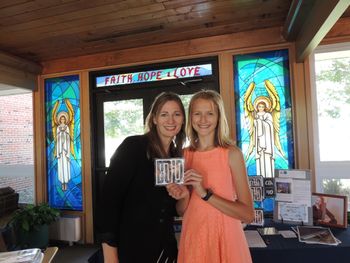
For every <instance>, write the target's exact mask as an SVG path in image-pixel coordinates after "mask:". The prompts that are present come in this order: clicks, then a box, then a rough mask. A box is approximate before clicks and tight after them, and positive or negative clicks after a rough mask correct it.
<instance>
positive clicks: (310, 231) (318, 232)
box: [297, 226, 341, 246]
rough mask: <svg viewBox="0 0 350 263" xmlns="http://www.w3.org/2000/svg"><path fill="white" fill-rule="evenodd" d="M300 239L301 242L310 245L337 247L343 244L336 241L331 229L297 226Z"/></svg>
mask: <svg viewBox="0 0 350 263" xmlns="http://www.w3.org/2000/svg"><path fill="white" fill-rule="evenodd" d="M297 231H298V237H299V241H300V242H304V243H308V244H323V245H332V246H337V245H339V244H340V243H341V241H340V240H338V239H336V238H335V237H334V235H333V233H332V231H331V230H330V229H329V228H326V227H311V226H297Z"/></svg>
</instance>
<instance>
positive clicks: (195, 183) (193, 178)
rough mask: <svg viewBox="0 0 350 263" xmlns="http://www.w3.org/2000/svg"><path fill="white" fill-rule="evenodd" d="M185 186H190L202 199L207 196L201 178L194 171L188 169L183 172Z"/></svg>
mask: <svg viewBox="0 0 350 263" xmlns="http://www.w3.org/2000/svg"><path fill="white" fill-rule="evenodd" d="M184 181H185V183H184V184H185V185H191V186H192V188H193V190H194V191H195V192H196V193H197V195H199V197H204V196H205V195H206V194H207V191H206V189H205V188H204V187H203V184H202V182H203V177H202V175H200V174H199V173H198V172H197V171H196V170H193V169H190V170H187V171H186V172H185V180H184Z"/></svg>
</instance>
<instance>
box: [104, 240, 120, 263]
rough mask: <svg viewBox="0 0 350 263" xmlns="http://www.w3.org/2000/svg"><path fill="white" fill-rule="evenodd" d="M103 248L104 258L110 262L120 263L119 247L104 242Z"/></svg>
mask: <svg viewBox="0 0 350 263" xmlns="http://www.w3.org/2000/svg"><path fill="white" fill-rule="evenodd" d="M102 250H103V260H104V262H108V263H119V260H118V249H117V248H116V247H112V246H110V245H108V244H107V243H102Z"/></svg>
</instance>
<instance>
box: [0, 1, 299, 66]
mask: <svg viewBox="0 0 350 263" xmlns="http://www.w3.org/2000/svg"><path fill="white" fill-rule="evenodd" d="M291 2H292V0H217V1H215V0H214V1H213V0H172V1H169V0H124V1H120V0H11V1H5V0H4V1H0V50H2V51H4V52H7V53H11V54H13V55H16V56H18V57H21V58H25V59H27V60H30V61H33V62H41V61H48V60H52V59H58V58H65V57H75V56H80V55H86V54H94V53H99V52H103V51H111V50H119V49H125V48H131V47H140V46H146V45H152V44H159V43H167V42H174V41H179V40H186V39H192V38H201V37H206V36H213V35H220V34H226V33H234V32H239V31H246V30H254V29H259V28H266V27H273V26H283V25H284V21H285V19H286V16H287V14H288V10H289V7H290V5H291Z"/></svg>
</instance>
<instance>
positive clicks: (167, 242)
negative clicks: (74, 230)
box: [98, 135, 177, 263]
mask: <svg viewBox="0 0 350 263" xmlns="http://www.w3.org/2000/svg"><path fill="white" fill-rule="evenodd" d="M147 144H148V138H147V136H146V135H141V136H131V137H128V138H126V139H125V140H124V142H123V143H122V144H121V145H120V146H119V147H118V149H117V150H116V152H115V153H114V155H113V157H112V158H111V163H110V166H109V170H108V173H107V177H106V180H105V183H104V188H103V193H102V195H103V197H102V199H103V202H102V204H101V206H102V208H103V209H101V211H102V213H101V215H100V220H99V224H98V225H99V232H100V233H102V234H101V235H100V239H101V241H102V242H106V243H108V244H109V245H111V246H116V247H118V255H119V260H120V262H121V263H123V262H127V263H133V262H147V263H148V262H149V263H152V262H157V260H158V258H159V256H160V254H161V253H162V251H163V250H164V251H163V256H164V255H167V256H168V257H169V258H175V259H176V254H177V244H176V240H175V236H174V229H173V217H174V216H176V208H175V204H176V201H175V200H174V199H173V198H171V197H170V196H169V195H168V192H167V190H166V189H165V187H158V186H157V187H156V186H155V184H154V182H155V179H154V161H153V160H151V159H148V158H147ZM171 262H172V261H171Z"/></svg>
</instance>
